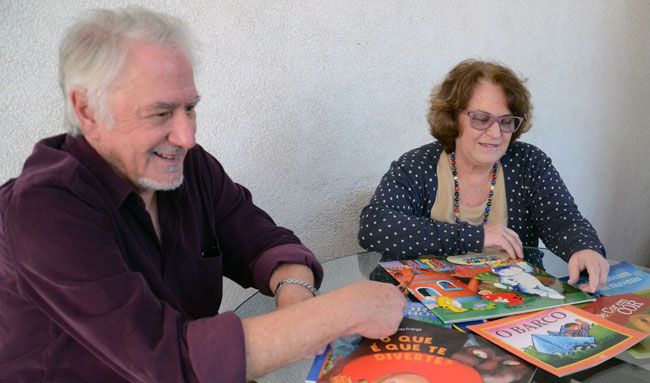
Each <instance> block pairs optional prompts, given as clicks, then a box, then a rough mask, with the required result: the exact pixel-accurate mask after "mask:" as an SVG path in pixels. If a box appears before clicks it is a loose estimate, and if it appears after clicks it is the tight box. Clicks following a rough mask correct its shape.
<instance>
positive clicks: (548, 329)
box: [471, 306, 646, 377]
mask: <svg viewBox="0 0 650 383" xmlns="http://www.w3.org/2000/svg"><path fill="white" fill-rule="evenodd" d="M471 329H472V330H473V331H475V332H476V333H477V334H479V335H481V336H482V337H484V338H486V339H488V340H490V341H491V342H493V343H495V344H497V345H499V346H501V347H503V348H504V349H506V350H508V351H510V352H512V353H513V354H515V355H517V356H519V357H521V358H522V359H524V360H527V361H528V362H530V363H533V364H535V365H537V366H539V367H541V368H543V369H544V370H546V371H548V372H550V373H551V374H554V375H556V376H559V377H561V376H565V375H569V374H572V373H575V372H578V371H582V370H584V369H587V368H590V367H593V366H595V365H597V364H600V363H602V362H604V361H606V360H607V359H610V358H612V357H614V356H616V355H617V354H619V353H621V352H623V351H625V350H626V349H628V348H629V347H631V346H633V345H634V344H636V343H638V342H639V341H641V340H642V339H643V338H645V336H646V334H645V333H642V332H640V331H636V330H632V329H629V328H626V327H624V326H621V325H619V324H617V323H614V322H611V321H608V320H605V319H602V318H601V317H599V316H597V315H594V314H592V313H589V312H586V311H584V310H582V309H579V308H577V307H573V306H562V307H556V308H552V309H547V310H544V311H540V312H535V313H532V314H523V315H517V316H514V317H508V318H501V319H497V320H494V321H491V322H486V323H483V324H479V325H475V326H471Z"/></svg>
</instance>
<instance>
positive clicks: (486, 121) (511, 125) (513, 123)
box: [467, 112, 523, 133]
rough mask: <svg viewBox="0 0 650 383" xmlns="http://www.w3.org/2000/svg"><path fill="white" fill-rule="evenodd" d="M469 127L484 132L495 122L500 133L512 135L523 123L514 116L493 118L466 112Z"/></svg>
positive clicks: (483, 114) (483, 113)
mask: <svg viewBox="0 0 650 383" xmlns="http://www.w3.org/2000/svg"><path fill="white" fill-rule="evenodd" d="M467 114H468V115H469V122H470V125H471V126H472V127H473V128H475V129H479V130H486V129H488V128H489V127H490V126H492V124H494V123H495V122H497V123H498V124H499V128H500V129H501V131H502V132H505V133H512V132H514V131H515V130H517V128H519V125H520V124H521V122H522V121H523V118H521V117H516V116H502V117H495V116H493V115H491V114H489V113H485V112H468V113H467Z"/></svg>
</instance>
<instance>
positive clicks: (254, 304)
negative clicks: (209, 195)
mask: <svg viewBox="0 0 650 383" xmlns="http://www.w3.org/2000/svg"><path fill="white" fill-rule="evenodd" d="M524 252H525V254H526V260H527V261H528V262H530V263H531V264H534V265H536V266H540V267H542V268H543V269H545V270H546V271H547V272H548V273H549V274H551V275H554V276H555V277H558V278H560V277H564V276H566V275H568V274H567V264H566V262H565V261H564V260H563V259H561V258H560V257H558V256H556V255H555V254H553V253H552V252H551V251H549V250H547V249H542V248H526V249H524ZM381 260H382V256H381V254H379V253H374V252H366V253H359V254H353V255H349V256H345V257H341V258H337V259H333V260H331V261H326V262H323V269H324V271H325V277H324V279H323V283H322V285H321V288H320V291H321V292H322V293H325V292H328V291H331V290H334V289H337V288H339V287H342V286H345V285H347V284H349V283H351V282H354V281H357V280H362V279H368V278H370V279H373V280H381V281H385V282H391V283H394V282H393V280H392V277H390V276H389V275H388V274H387V273H385V272H384V271H383V269H381V267H378V264H379V262H380V261H381ZM610 263H616V262H615V261H610ZM273 310H275V302H274V300H273V298H272V297H267V296H265V295H262V294H260V293H255V294H253V295H252V296H250V297H249V298H248V299H246V300H245V301H244V302H243V303H242V304H240V305H239V306H238V307H237V308H236V309H235V313H237V315H239V317H241V318H246V317H251V316H256V315H261V314H265V313H269V312H271V311H273ZM311 363H312V359H311V358H310V359H308V360H307V359H305V360H302V361H299V362H296V363H294V364H292V365H290V366H288V367H285V368H283V369H280V370H278V371H275V372H273V373H271V374H268V375H266V376H264V377H262V378H259V379H257V382H258V383H267V382H268V383H271V382H273V383H275V382H304V380H305V377H306V376H307V372H308V371H309V368H310V367H311ZM533 382H536V383H546V382H585V383H637V382H650V359H635V358H634V357H632V356H630V355H629V354H628V353H627V352H624V353H622V354H621V355H619V356H618V357H616V358H612V359H610V360H608V361H606V362H604V363H602V364H600V365H598V366H596V367H593V368H591V369H588V370H585V371H583V372H580V373H576V374H573V375H570V376H568V377H563V378H561V379H560V378H557V377H556V376H555V375H551V374H549V373H547V372H545V371H544V370H542V369H540V368H538V369H537V372H536V374H535V377H534V379H533Z"/></svg>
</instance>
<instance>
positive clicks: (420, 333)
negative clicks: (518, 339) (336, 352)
mask: <svg viewBox="0 0 650 383" xmlns="http://www.w3.org/2000/svg"><path fill="white" fill-rule="evenodd" d="M534 373H535V367H533V366H532V365H530V364H529V363H527V362H525V361H523V360H521V359H520V358H517V357H515V356H514V355H512V354H510V353H508V352H506V351H504V350H501V349H500V348H498V347H496V346H494V345H492V344H490V343H489V342H486V341H484V340H482V339H480V338H478V337H474V336H471V335H468V334H464V333H461V332H458V331H455V330H451V329H447V328H443V327H437V326H433V325H430V324H427V323H424V322H420V321H416V320H413V319H409V318H405V319H404V320H403V321H402V323H401V324H400V327H399V329H398V331H397V332H396V333H395V334H394V335H392V336H390V337H387V338H383V339H366V338H364V339H362V340H361V342H360V343H359V346H358V347H357V348H356V349H355V350H354V351H352V353H350V354H349V355H348V356H347V357H346V358H343V359H342V360H341V361H340V362H339V363H337V364H336V365H335V366H334V368H332V369H331V370H330V371H329V372H328V373H327V374H325V375H324V376H323V377H322V378H321V379H320V380H319V382H320V383H325V382H326V383H361V382H363V383H380V382H389V381H390V382H398V381H409V382H447V381H456V382H467V383H473V382H476V383H481V382H484V381H500V382H503V383H509V382H513V383H514V382H517V383H523V382H529V381H531V379H532V377H533V375H534Z"/></svg>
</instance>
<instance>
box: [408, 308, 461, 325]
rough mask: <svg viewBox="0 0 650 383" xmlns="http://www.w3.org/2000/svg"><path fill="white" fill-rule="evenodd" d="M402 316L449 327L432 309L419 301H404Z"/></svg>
mask: <svg viewBox="0 0 650 383" xmlns="http://www.w3.org/2000/svg"><path fill="white" fill-rule="evenodd" d="M404 318H409V319H415V320H417V321H420V322H424V323H429V324H432V325H434V326H438V327H445V328H451V325H449V324H445V323H443V321H441V320H440V318H438V317H437V316H436V315H435V314H434V313H433V311H431V310H429V309H428V308H427V307H426V306H425V305H424V304H422V303H421V302H413V301H408V302H406V308H405V309H404Z"/></svg>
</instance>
